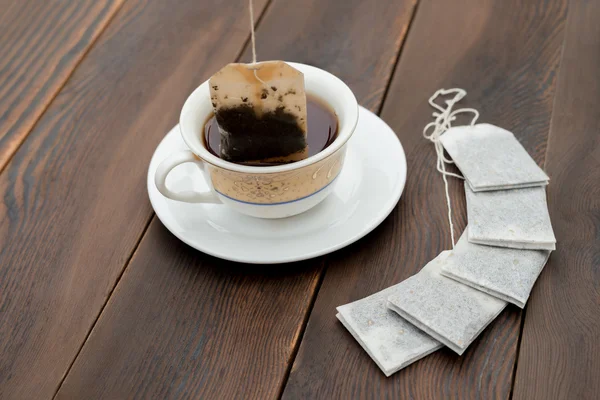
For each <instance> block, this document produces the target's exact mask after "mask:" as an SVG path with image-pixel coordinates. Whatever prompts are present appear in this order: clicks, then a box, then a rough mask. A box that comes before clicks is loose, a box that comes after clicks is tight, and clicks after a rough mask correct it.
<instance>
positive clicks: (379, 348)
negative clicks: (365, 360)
mask: <svg viewBox="0 0 600 400" xmlns="http://www.w3.org/2000/svg"><path fill="white" fill-rule="evenodd" d="M394 288H395V286H392V287H389V288H387V289H384V290H382V291H380V292H378V293H375V294H373V295H371V296H369V297H365V298H364V299H361V300H357V301H355V302H353V303H349V304H346V305H343V306H340V307H337V311H338V314H337V315H336V317H337V318H338V319H339V320H340V322H341V323H342V324H343V325H344V326H345V327H346V329H348V331H349V332H350V333H351V334H352V336H354V338H355V339H356V341H357V342H358V343H359V344H360V345H361V346H362V348H363V349H364V350H365V351H366V352H367V353H368V354H369V356H371V358H372V359H373V361H375V363H376V364H377V366H378V367H379V368H380V369H381V370H382V371H383V373H384V374H385V375H386V376H390V375H392V374H393V373H395V372H397V371H399V370H401V369H402V368H404V367H406V366H408V365H410V364H412V363H413V362H415V361H417V360H420V359H421V358H423V357H425V356H426V355H428V354H431V353H432V352H434V351H436V350H437V349H439V348H441V347H442V344H441V343H440V342H438V341H437V340H435V339H433V338H432V337H430V336H429V335H427V334H426V333H424V332H422V331H420V330H419V329H417V328H415V327H414V326H413V325H411V324H410V323H408V322H407V321H405V320H404V319H402V318H401V317H400V316H399V315H398V314H396V313H395V312H393V311H391V310H389V309H388V308H387V307H386V302H387V297H388V296H389V295H390V294H391V293H392V292H393V290H394Z"/></svg>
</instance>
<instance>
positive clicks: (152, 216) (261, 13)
mask: <svg viewBox="0 0 600 400" xmlns="http://www.w3.org/2000/svg"><path fill="white" fill-rule="evenodd" d="M125 1H126V0H122V2H121V4H120V5H119V7H118V9H117V10H116V11H115V13H114V14H113V15H112V16H111V17H110V18H109V19H108V20H107V23H106V24H105V25H104V27H103V28H102V30H101V31H100V32H99V34H98V36H97V37H96V38H95V39H94V41H93V43H92V44H91V45H90V46H89V48H88V49H87V50H86V51H85V52H84V54H83V55H82V57H81V59H80V60H78V61H77V64H76V65H75V67H74V68H73V70H72V71H71V73H70V74H69V76H68V77H67V79H65V81H64V82H63V83H62V84H61V86H60V88H58V90H57V91H56V93H55V94H54V96H53V97H52V100H51V101H49V102H48V105H47V106H46V107H45V108H44V112H45V111H46V110H47V109H48V107H49V106H50V104H51V103H52V102H53V101H54V99H55V98H56V96H57V95H58V93H60V91H61V90H62V88H63V87H64V86H65V84H66V83H67V81H68V80H69V78H70V77H71V75H72V74H73V71H74V70H75V69H76V68H77V66H78V65H79V64H80V63H81V61H82V60H83V58H84V57H85V55H87V54H88V52H89V51H90V49H91V48H92V47H93V45H94V44H95V43H96V42H97V40H98V38H99V37H100V36H101V34H102V32H104V30H105V29H106V28H107V27H108V25H109V24H110V22H111V21H112V20H113V19H114V18H115V16H116V15H117V14H118V11H119V10H120V9H121V7H122V6H123V4H124V3H125ZM272 2H273V0H267V3H266V4H265V6H264V7H263V9H262V10H261V12H260V15H259V16H258V18H257V19H256V21H255V23H254V29H257V28H258V25H259V24H260V22H261V21H262V19H263V17H264V15H265V14H266V12H267V10H268V9H269V6H270V5H271V3H272ZM249 42H250V35H248V37H247V38H246V40H245V41H244V44H243V45H242V46H241V49H240V51H239V52H238V54H237V56H236V57H235V61H236V62H238V61H239V60H240V58H241V57H242V54H243V53H244V51H245V50H246V47H247V46H248V43H249ZM44 112H42V113H41V114H40V117H39V118H38V119H36V121H35V123H34V124H33V126H32V129H31V130H30V131H29V132H31V131H32V130H33V127H34V126H35V125H36V124H37V122H38V121H39V119H40V118H41V116H42V115H43V114H44ZM28 134H29V133H28ZM24 141H25V140H23V141H21V143H20V144H19V146H18V147H17V149H18V148H19V147H20V146H21V144H22V143H23V142H24ZM15 153H16V150H15V152H14V153H13V154H11V156H10V157H9V159H8V160H7V163H6V165H8V161H10V159H11V158H12V157H13V155H14V154H15ZM2 167H3V166H0V174H1V173H2ZM155 218H156V214H155V213H152V214H151V215H150V217H149V218H148V220H147V221H146V224H145V226H144V229H143V230H142V232H141V233H140V235H139V237H138V239H137V241H136V243H135V245H134V246H133V249H132V251H131V254H130V255H129V257H128V258H127V260H126V261H125V263H124V266H123V269H122V270H121V273H120V274H119V276H118V278H117V280H116V281H115V284H114V285H113V287H112V288H111V290H110V293H109V294H108V296H107V297H106V300H105V301H104V304H103V305H102V307H101V308H100V311H99V312H98V314H97V315H96V317H95V318H94V322H93V323H92V325H91V326H90V328H89V330H88V332H87V334H86V335H85V339H84V340H83V341H82V342H81V345H80V346H79V349H78V350H77V353H76V354H75V357H73V359H72V360H71V363H70V364H69V367H68V368H67V370H66V371H65V373H64V375H63V377H62V379H61V380H60V382H59V384H58V386H57V387H56V390H55V391H54V395H53V396H52V399H55V398H56V396H57V395H58V392H59V391H60V389H61V387H62V385H63V383H64V382H65V380H66V379H67V376H68V375H69V373H70V372H71V369H72V368H73V365H74V364H75V361H77V358H79V355H80V354H81V351H82V350H83V348H84V346H85V344H86V343H87V341H88V339H89V338H90V335H91V334H92V332H93V330H94V327H95V326H96V324H97V323H98V320H99V319H100V317H101V316H102V313H103V312H104V309H105V308H106V306H107V305H108V302H109V301H110V299H111V297H112V295H113V293H114V292H115V290H116V288H117V286H118V285H119V282H121V278H122V277H123V275H125V271H127V268H128V267H129V265H130V264H131V260H133V257H134V256H135V254H136V253H137V251H138V249H139V247H140V243H141V242H142V240H143V239H144V236H146V232H147V231H148V228H149V227H150V224H151V223H152V221H153V220H154V219H155ZM320 280H321V281H322V277H321V279H320ZM311 300H312V302H311V303H314V299H311ZM306 320H307V321H308V316H307V317H306ZM295 347H299V346H295ZM296 351H297V349H296ZM281 392H282V393H283V388H282V390H281Z"/></svg>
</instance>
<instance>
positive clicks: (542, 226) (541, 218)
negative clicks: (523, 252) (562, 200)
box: [465, 183, 556, 250]
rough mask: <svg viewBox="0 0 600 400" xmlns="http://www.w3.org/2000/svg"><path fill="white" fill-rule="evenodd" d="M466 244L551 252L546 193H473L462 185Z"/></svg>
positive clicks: (537, 189)
mask: <svg viewBox="0 0 600 400" xmlns="http://www.w3.org/2000/svg"><path fill="white" fill-rule="evenodd" d="M465 194H466V197H467V219H468V221H469V226H468V227H467V230H468V233H469V242H471V243H479V244H486V245H490V246H500V247H512V248H515V249H534V250H536V249H537V250H554V249H555V248H556V239H555V237H554V232H553V230H552V225H551V223H550V215H549V214H548V206H547V204H546V189H545V188H544V187H534V188H526V189H513V190H498V191H493V192H478V193H475V192H473V190H471V187H470V186H469V185H468V184H466V183H465Z"/></svg>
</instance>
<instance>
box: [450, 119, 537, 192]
mask: <svg viewBox="0 0 600 400" xmlns="http://www.w3.org/2000/svg"><path fill="white" fill-rule="evenodd" d="M440 141H441V142H442V145H443V146H444V149H446V151H447V152H448V154H450V156H451V157H452V160H453V161H454V162H455V163H456V166H457V167H458V169H460V172H461V173H462V174H463V176H464V177H465V180H466V181H467V182H468V183H469V185H470V186H471V189H473V191H475V192H479V191H486V190H499V189H513V188H523V187H532V186H544V185H547V184H548V179H549V178H548V176H547V175H546V173H545V172H544V171H543V170H542V169H541V168H540V167H539V166H538V165H537V164H536V162H535V161H534V160H533V159H532V158H531V156H530V155H529V154H528V153H527V151H526V150H525V148H523V146H522V145H521V143H519V141H518V140H517V139H516V138H515V135H513V134H512V133H511V132H509V131H507V130H505V129H502V128H499V127H497V126H494V125H490V124H477V125H467V126H456V127H453V128H450V129H448V130H447V131H446V132H445V133H444V134H443V135H441V136H440Z"/></svg>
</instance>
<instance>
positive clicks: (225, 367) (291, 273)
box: [58, 0, 414, 399]
mask: <svg viewBox="0 0 600 400" xmlns="http://www.w3.org/2000/svg"><path fill="white" fill-rule="evenodd" d="M413 5H414V4H413V3H412V2H398V1H385V2H384V1H379V2H377V3H372V4H371V5H370V6H369V7H365V6H364V5H363V3H362V2H361V1H359V0H353V1H350V2H349V1H330V2H326V3H323V2H320V1H318V0H312V1H305V2H287V1H277V0H276V1H274V2H273V4H272V5H271V6H270V7H269V8H268V10H267V12H266V14H265V16H264V18H263V19H262V21H261V22H260V25H259V27H258V30H257V49H258V54H259V58H260V59H268V58H282V59H286V60H292V61H296V60H299V61H303V62H307V63H310V64H314V65H317V66H319V67H321V68H325V69H327V70H331V71H334V72H336V73H337V74H338V75H339V76H341V77H342V78H343V79H346V80H347V81H349V83H350V85H351V86H352V87H353V89H354V90H355V92H356V94H357V96H358V97H359V99H360V100H361V101H363V102H366V103H368V104H370V105H371V107H373V108H377V107H378V105H379V104H380V102H381V99H382V97H383V91H384V88H385V85H386V82H387V81H388V80H389V76H390V74H391V72H392V69H393V64H394V61H395V60H396V55H397V52H398V50H399V47H400V44H401V42H402V38H403V37H404V33H405V31H406V27H407V25H408V23H409V20H410V18H411V15H412V10H413ZM351 10H354V11H351ZM340 16H344V18H340ZM365 26H369V27H371V29H369V30H365V29H364V27H365ZM244 57H245V58H247V57H248V52H246V53H245V55H244ZM358 77H360V79H358ZM322 270H323V260H322V259H319V260H309V261H307V262H303V263H298V264H288V265H281V266H274V267H269V268H266V267H257V266H249V265H236V264H232V263H229V262H224V261H219V260H216V259H213V258H210V257H207V256H205V255H203V254H201V253H199V252H197V251H194V250H192V249H190V248H188V247H186V246H184V245H182V244H180V243H178V241H177V239H175V238H174V237H173V236H171V235H170V234H169V233H168V232H166V230H165V228H164V227H163V226H162V224H161V223H160V222H159V221H158V220H157V219H156V218H155V219H154V220H153V222H152V223H151V225H150V228H149V231H148V234H147V235H145V237H144V238H143V240H142V242H141V244H140V248H139V250H138V251H137V252H136V254H135V255H134V257H133V259H132V262H131V264H130V266H129V267H128V268H127V270H126V272H125V274H124V275H123V277H122V279H121V280H120V282H119V284H118V286H117V288H116V289H115V293H114V295H113V296H112V297H111V299H110V301H109V303H108V305H107V307H106V308H105V310H104V312H103V313H102V315H101V316H100V319H99V320H98V323H97V325H96V326H95V327H94V329H93V331H92V333H91V335H90V338H89V340H88V341H87V342H86V344H85V346H84V348H83V350H82V352H81V354H80V356H79V357H78V358H77V360H76V362H75V364H74V365H73V368H72V370H71V372H70V373H69V375H68V376H67V378H66V380H65V382H64V385H63V386H62V388H61V390H60V391H59V393H58V398H122V397H139V398H209V399H212V398H228V399H229V398H260V399H265V398H273V397H277V396H278V395H279V393H280V391H281V388H282V384H283V383H284V381H285V378H286V375H287V373H288V371H289V370H288V368H289V366H290V362H291V360H292V358H293V356H294V354H295V350H296V349H297V344H298V341H299V337H300V336H301V333H302V331H303V328H304V323H305V318H306V314H307V312H308V311H309V309H310V306H311V303H312V299H313V296H314V293H315V291H316V288H317V287H318V284H319V282H320V280H319V279H320V276H321V273H322Z"/></svg>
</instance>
